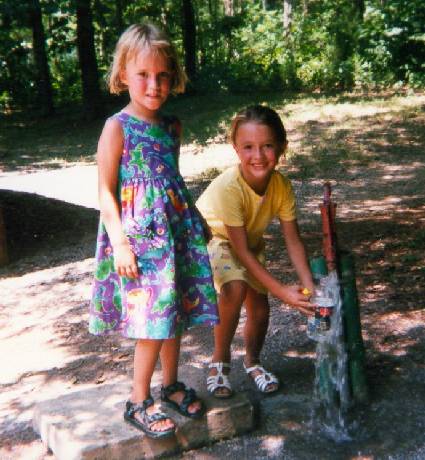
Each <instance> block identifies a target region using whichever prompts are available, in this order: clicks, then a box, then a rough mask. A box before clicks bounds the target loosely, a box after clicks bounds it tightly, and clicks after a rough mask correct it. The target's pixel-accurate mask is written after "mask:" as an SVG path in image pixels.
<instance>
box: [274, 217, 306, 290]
mask: <svg viewBox="0 0 425 460" xmlns="http://www.w3.org/2000/svg"><path fill="white" fill-rule="evenodd" d="M280 228H281V230H282V235H283V238H284V239H285V244H286V249H287V251H288V255H289V258H290V260H291V262H292V265H293V266H294V268H295V271H296V272H297V275H298V278H299V280H300V281H301V283H302V285H303V287H306V288H308V289H309V290H310V292H314V284H313V278H312V275H311V271H310V266H309V264H308V260H307V254H306V251H305V247H304V244H303V242H302V240H301V236H300V232H299V229H298V223H297V221H296V220H292V221H290V222H287V221H283V220H281V221H280Z"/></svg>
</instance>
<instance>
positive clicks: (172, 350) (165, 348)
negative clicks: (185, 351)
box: [160, 337, 201, 414]
mask: <svg viewBox="0 0 425 460" xmlns="http://www.w3.org/2000/svg"><path fill="white" fill-rule="evenodd" d="M180 342H181V337H175V338H173V339H166V340H164V342H163V345H162V348H161V352H160V356H161V366H162V375H163V385H164V387H167V386H168V385H172V384H173V383H176V382H177V377H178V363H179V355H180ZM169 398H170V399H172V400H173V401H175V402H176V403H177V404H180V403H181V402H182V401H183V398H184V392H183V391H177V392H175V393H173V394H172V395H170V396H169ZM199 409H201V402H200V401H195V402H194V403H192V404H190V405H189V407H188V411H189V412H190V413H191V414H194V413H195V412H197V411H198V410H199Z"/></svg>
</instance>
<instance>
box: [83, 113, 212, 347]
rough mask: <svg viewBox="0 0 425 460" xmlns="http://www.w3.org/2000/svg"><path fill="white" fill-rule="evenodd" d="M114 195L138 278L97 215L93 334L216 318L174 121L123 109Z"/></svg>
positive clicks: (169, 329) (142, 332)
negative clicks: (127, 271) (122, 263)
mask: <svg viewBox="0 0 425 460" xmlns="http://www.w3.org/2000/svg"><path fill="white" fill-rule="evenodd" d="M114 117H116V118H117V119H118V120H119V121H120V123H121V125H122V128H123V132H124V151H123V154H122V157H121V162H120V167H119V184H118V195H119V202H120V205H121V220H122V225H123V228H124V232H125V234H126V235H127V238H128V240H129V242H130V245H131V248H132V250H133V252H134V253H135V255H136V258H137V265H138V270H139V277H138V278H137V279H130V278H126V277H120V276H119V275H118V274H117V273H116V271H115V269H114V254H113V249H112V246H111V243H110V240H109V237H108V234H107V232H106V229H105V226H104V225H103V223H102V221H100V224H99V231H98V237H97V246H96V269H95V279H94V283H93V295H92V300H91V304H90V319H89V330H90V332H91V333H93V334H97V335H100V334H106V333H109V332H113V331H119V332H121V334H122V335H124V336H125V337H129V338H137V339H143V338H146V339H167V338H173V337H176V336H179V335H181V334H182V332H183V331H184V330H185V329H187V328H189V327H191V326H195V325H198V324H209V325H213V324H216V323H218V312H217V303H216V294H215V290H214V287H213V280H212V274H211V267H210V262H209V258H208V252H207V249H206V243H205V238H204V230H203V226H202V223H201V221H200V218H199V214H198V212H197V210H196V209H195V207H194V205H193V204H192V199H191V196H190V194H189V192H188V190H187V188H186V185H185V183H184V181H183V178H182V176H181V175H180V173H179V170H178V167H177V155H178V151H179V129H180V125H179V122H178V121H177V120H176V119H175V118H164V119H163V120H162V123H161V124H160V125H153V124H150V123H147V122H144V121H142V120H139V119H137V118H135V117H133V116H130V115H128V114H126V113H124V112H120V113H118V114H116V115H114Z"/></svg>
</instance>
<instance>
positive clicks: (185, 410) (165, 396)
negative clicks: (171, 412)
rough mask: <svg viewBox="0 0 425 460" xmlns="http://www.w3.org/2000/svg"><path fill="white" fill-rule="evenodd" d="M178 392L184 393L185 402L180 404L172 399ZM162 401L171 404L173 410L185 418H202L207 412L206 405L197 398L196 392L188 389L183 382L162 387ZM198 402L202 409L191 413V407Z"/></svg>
mask: <svg viewBox="0 0 425 460" xmlns="http://www.w3.org/2000/svg"><path fill="white" fill-rule="evenodd" d="M178 391H182V392H183V393H184V397H183V400H182V402H181V403H180V404H179V403H177V402H176V401H173V400H172V399H170V396H171V395H172V394H174V393H177V392H178ZM161 400H162V401H164V402H165V403H166V404H169V405H170V406H171V407H172V408H173V409H175V410H176V411H177V412H179V413H180V414H182V415H184V416H185V417H190V418H200V417H202V416H203V415H204V412H205V406H204V403H203V402H202V401H201V400H200V399H199V398H198V397H197V396H196V392H195V390H194V389H193V388H189V387H187V386H186V385H185V384H184V383H182V382H176V383H173V384H171V385H168V386H167V387H164V386H163V387H161ZM197 401H199V402H200V403H201V407H200V408H199V409H198V410H197V411H196V412H189V406H190V405H191V404H192V403H194V402H197Z"/></svg>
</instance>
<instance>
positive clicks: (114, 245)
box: [111, 238, 128, 249]
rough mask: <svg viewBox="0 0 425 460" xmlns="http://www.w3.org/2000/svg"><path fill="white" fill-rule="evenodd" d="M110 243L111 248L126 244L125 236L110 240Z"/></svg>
mask: <svg viewBox="0 0 425 460" xmlns="http://www.w3.org/2000/svg"><path fill="white" fill-rule="evenodd" d="M111 244H112V247H113V248H117V249H118V248H119V247H122V246H128V240H127V238H122V239H120V240H116V241H111Z"/></svg>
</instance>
